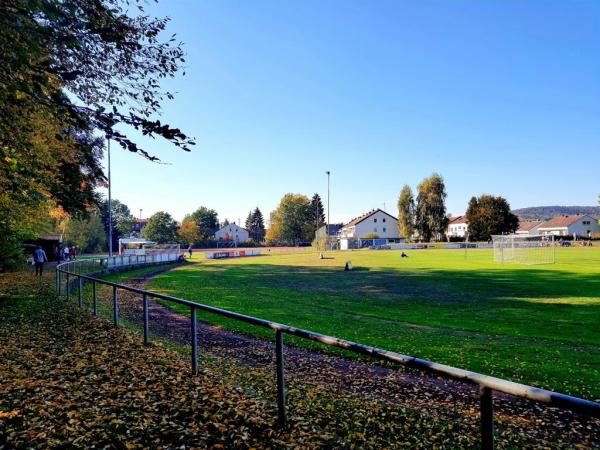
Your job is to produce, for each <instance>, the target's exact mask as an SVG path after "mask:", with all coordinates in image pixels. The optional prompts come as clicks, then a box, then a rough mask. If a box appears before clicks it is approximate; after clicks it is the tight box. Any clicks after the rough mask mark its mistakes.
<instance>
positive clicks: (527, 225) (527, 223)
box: [517, 220, 544, 231]
mask: <svg viewBox="0 0 600 450" xmlns="http://www.w3.org/2000/svg"><path fill="white" fill-rule="evenodd" d="M543 223H544V222H543V221H541V220H522V221H519V229H518V230H517V231H529V230H531V229H533V228H535V227H537V226H538V225H541V224H543Z"/></svg>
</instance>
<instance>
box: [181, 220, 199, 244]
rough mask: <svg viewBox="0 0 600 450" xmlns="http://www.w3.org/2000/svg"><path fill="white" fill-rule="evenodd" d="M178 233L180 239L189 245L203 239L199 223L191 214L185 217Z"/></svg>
mask: <svg viewBox="0 0 600 450" xmlns="http://www.w3.org/2000/svg"><path fill="white" fill-rule="evenodd" d="M177 235H178V236H179V239H180V240H181V241H182V242H183V243H184V244H186V245H188V246H194V245H196V244H197V243H198V242H199V241H200V240H201V239H202V236H201V235H200V228H198V224H197V223H196V221H195V220H194V219H193V218H192V217H190V216H186V217H185V218H184V219H183V221H182V222H181V226H180V227H179V229H178V230H177Z"/></svg>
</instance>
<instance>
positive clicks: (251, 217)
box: [244, 211, 254, 239]
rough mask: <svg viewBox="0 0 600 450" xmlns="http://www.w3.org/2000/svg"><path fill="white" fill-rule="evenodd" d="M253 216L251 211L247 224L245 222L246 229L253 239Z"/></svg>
mask: <svg viewBox="0 0 600 450" xmlns="http://www.w3.org/2000/svg"><path fill="white" fill-rule="evenodd" d="M253 217H254V216H253V214H252V211H250V212H249V213H248V217H246V222H244V228H246V230H248V233H250V238H251V239H252V219H253Z"/></svg>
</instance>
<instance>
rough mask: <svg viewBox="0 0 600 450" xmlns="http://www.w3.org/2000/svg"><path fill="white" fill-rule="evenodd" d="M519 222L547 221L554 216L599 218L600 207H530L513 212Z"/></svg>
mask: <svg viewBox="0 0 600 450" xmlns="http://www.w3.org/2000/svg"><path fill="white" fill-rule="evenodd" d="M513 213H514V214H516V215H517V216H518V217H519V219H521V220H548V219H550V218H552V217H554V216H573V215H577V214H589V215H590V216H593V217H600V206H532V207H530V208H520V209H515V210H513Z"/></svg>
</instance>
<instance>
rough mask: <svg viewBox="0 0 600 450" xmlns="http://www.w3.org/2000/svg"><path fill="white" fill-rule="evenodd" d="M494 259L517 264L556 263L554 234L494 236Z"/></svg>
mask: <svg viewBox="0 0 600 450" xmlns="http://www.w3.org/2000/svg"><path fill="white" fill-rule="evenodd" d="M492 242H493V244H494V261H496V262H513V263H517V264H554V263H555V262H556V247H555V245H554V236H541V235H538V236H529V235H518V234H507V235H498V236H492Z"/></svg>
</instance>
